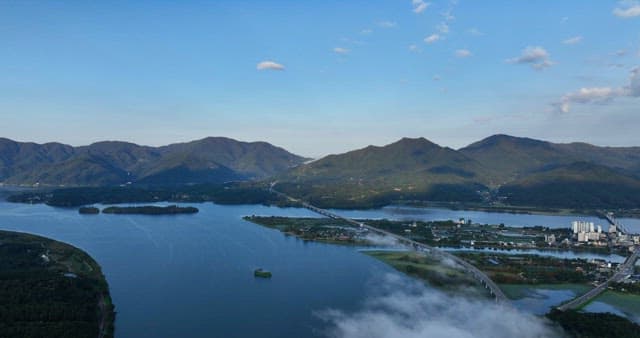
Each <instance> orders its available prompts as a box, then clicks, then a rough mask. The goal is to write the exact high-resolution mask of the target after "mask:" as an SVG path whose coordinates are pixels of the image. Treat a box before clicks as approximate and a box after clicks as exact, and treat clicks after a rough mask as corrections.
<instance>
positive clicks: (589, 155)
mask: <svg viewBox="0 0 640 338" xmlns="http://www.w3.org/2000/svg"><path fill="white" fill-rule="evenodd" d="M459 151H460V152H461V153H463V154H465V155H466V156H468V157H470V158H473V159H475V160H476V161H478V162H480V163H482V164H483V165H484V166H485V167H487V168H489V169H490V170H491V171H492V172H494V173H495V174H496V175H497V176H499V177H501V180H502V182H500V184H499V185H501V184H505V183H508V182H510V181H513V180H516V179H519V178H522V177H526V176H527V175H530V174H533V173H535V172H537V171H544V170H547V169H551V168H554V167H557V166H562V165H568V164H571V163H574V162H589V163H593V164H596V165H601V166H605V167H610V168H613V169H616V170H618V171H623V172H625V173H626V174H631V175H640V147H620V148H616V147H598V146H594V145H590V144H587V143H564V144H562V143H560V144H559V143H551V142H546V141H540V140H534V139H530V138H523V137H514V136H508V135H494V136H490V137H488V138H486V139H483V140H481V141H478V142H476V143H473V144H471V145H469V146H467V147H464V148H462V149H460V150H459Z"/></svg>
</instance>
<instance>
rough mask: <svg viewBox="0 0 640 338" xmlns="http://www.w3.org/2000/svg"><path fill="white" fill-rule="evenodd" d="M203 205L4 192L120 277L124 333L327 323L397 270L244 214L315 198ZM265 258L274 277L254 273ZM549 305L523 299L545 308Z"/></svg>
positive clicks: (287, 332) (255, 330) (1, 222)
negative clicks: (176, 209) (61, 202)
mask: <svg viewBox="0 0 640 338" xmlns="http://www.w3.org/2000/svg"><path fill="white" fill-rule="evenodd" d="M1 195H2V193H1V192H0V196H1ZM197 206H198V208H199V209H200V213H199V214H196V215H179V216H144V215H102V214H101V215H79V214H78V213H77V210H76V209H60V208H51V207H48V206H45V205H24V204H11V203H6V202H0V228H1V229H6V230H15V231H23V232H29V233H34V234H40V235H43V236H47V237H50V238H54V239H57V240H61V241H64V242H67V243H70V244H73V245H75V246H77V247H80V248H82V249H83V250H85V251H87V252H88V253H89V254H90V255H92V256H93V257H94V258H95V259H96V260H97V261H98V263H100V264H101V265H102V267H103V270H104V273H105V275H106V277H107V280H108V282H109V285H110V287H111V293H112V297H113V300H114V302H115V304H116V310H117V312H118V314H117V321H116V333H117V336H118V337H179V336H182V337H212V336H225V337H250V336H256V335H260V336H263V337H285V336H286V337H306V336H311V335H321V334H322V332H323V329H324V325H325V323H324V322H323V321H322V320H320V319H319V318H318V317H317V316H316V315H315V314H314V313H315V312H317V311H321V310H326V309H329V308H335V309H342V310H347V311H348V310H355V309H357V308H359V307H360V306H361V304H362V303H363V302H364V300H365V299H366V297H367V295H368V293H369V292H368V291H370V290H371V289H372V288H375V283H376V281H378V282H379V281H380V276H382V275H385V274H388V273H392V274H396V275H397V273H396V272H395V271H394V270H393V269H391V268H389V267H387V266H386V265H384V264H382V263H380V262H378V261H376V260H374V259H372V258H370V257H368V256H366V255H363V254H361V253H358V252H357V249H356V248H353V247H340V246H334V245H325V244H319V243H305V242H303V241H301V240H298V239H296V238H293V237H286V236H284V235H283V234H281V233H280V232H278V231H275V230H271V229H267V228H264V227H261V226H257V225H254V224H252V223H249V222H245V221H243V220H242V216H245V215H252V214H257V215H282V216H308V217H317V215H316V214H313V213H311V212H310V211H307V210H305V209H295V208H285V209H281V208H275V207H265V206H257V205H250V206H220V205H215V204H211V203H205V204H199V205H197ZM340 213H341V214H344V215H348V216H351V217H362V218H390V219H392V218H393V219H416V220H436V219H457V218H459V217H465V218H471V219H472V220H474V221H476V222H481V223H505V224H507V225H545V226H553V227H560V226H568V224H569V222H570V221H571V220H573V219H575V217H564V216H537V215H514V214H499V213H486V212H474V211H451V210H445V209H426V210H425V209H416V208H408V209H407V208H397V207H390V208H384V209H380V210H368V211H340ZM581 219H586V220H589V219H590V218H588V217H586V218H581ZM595 220H597V219H595ZM628 224H630V223H628ZM616 260H617V259H616ZM258 267H262V268H265V269H268V270H270V271H272V272H273V278H272V279H271V280H263V279H256V278H254V277H253V270H254V269H255V268H258ZM401 278H406V277H401ZM563 295H565V296H566V295H568V296H570V294H568V293H564V294H563ZM533 298H534V299H535V298H538V299H539V298H540V297H533ZM560 298H562V297H560ZM556 299H557V297H549V298H548V300H545V302H548V303H551V302H553V301H555V300H556ZM526 302H527V300H524V301H523V303H526ZM525 305H526V304H525ZM540 306H542V305H540V304H537V303H535V302H532V303H531V305H528V306H523V307H522V308H525V309H528V310H529V311H532V312H538V310H537V309H538V308H540Z"/></svg>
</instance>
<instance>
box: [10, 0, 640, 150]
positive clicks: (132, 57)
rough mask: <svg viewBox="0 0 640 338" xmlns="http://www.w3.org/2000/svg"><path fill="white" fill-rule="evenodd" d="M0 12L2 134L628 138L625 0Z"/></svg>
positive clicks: (634, 116)
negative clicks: (500, 134)
mask: <svg viewBox="0 0 640 338" xmlns="http://www.w3.org/2000/svg"><path fill="white" fill-rule="evenodd" d="M0 22H2V24H1V25H2V29H0V38H1V39H2V41H3V47H2V53H0V70H1V72H2V77H0V111H1V112H2V123H1V124H0V136H2V137H7V138H12V139H16V140H20V141H36V142H47V141H58V142H63V143H69V144H72V145H85V144H89V143H92V142H95V141H101V140H122V141H130V142H135V143H138V144H145V145H164V144H168V143H175V142H180V141H188V140H194V139H199V138H203V137H206V136H226V137H231V138H236V139H239V140H244V141H258V140H262V141H267V142H270V143H273V144H275V145H278V146H281V147H284V148H286V149H288V150H290V151H292V152H295V153H297V154H301V155H304V156H312V157H318V156H321V155H325V154H328V153H340V152H344V151H347V150H351V149H354V148H360V147H363V146H366V145H369V144H376V145H383V144H387V143H390V142H393V141H395V140H397V139H399V138H401V137H405V136H406V137H419V136H422V137H426V138H428V139H429V140H431V141H433V142H436V143H439V144H441V145H444V146H449V147H452V148H459V147H461V146H464V145H467V144H469V143H471V142H474V141H477V140H479V139H481V138H484V137H486V136H489V135H491V134H496V133H504V134H511V135H516V136H526V137H532V138H538V139H544V140H549V141H554V142H573V141H584V142H589V143H594V144H598V145H612V146H622V145H640V136H638V133H637V131H636V129H637V126H638V125H640V116H639V115H638V107H640V104H639V103H640V69H639V68H637V67H638V66H639V65H640V2H638V1H630V0H625V1H598V2H590V3H589V4H588V6H587V5H585V2H584V1H563V2H553V1H544V2H531V3H530V2H518V3H513V2H512V1H506V0H503V1H492V2H491V3H484V2H483V3H480V2H472V1H468V0H466V1H465V0H459V1H457V0H446V1H421V0H403V1H396V0H381V1H375V2H365V1H351V2H349V3H342V2H338V1H323V2H304V3H303V2H297V1H270V2H268V3H266V2H240V3H239V2H235V1H217V2H214V3H200V2H191V1H186V2H180V3H170V2H152V1H140V2H135V3H119V4H118V5H114V4H112V3H106V2H93V3H77V2H69V3H53V2H48V3H46V2H40V3H35V2H33V3H26V2H4V3H2V4H0ZM595 23H597V24H595Z"/></svg>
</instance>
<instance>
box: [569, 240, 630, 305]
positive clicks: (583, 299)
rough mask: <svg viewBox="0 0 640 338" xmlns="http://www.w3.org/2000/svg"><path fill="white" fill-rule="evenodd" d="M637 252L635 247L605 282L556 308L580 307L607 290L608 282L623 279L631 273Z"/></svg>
mask: <svg viewBox="0 0 640 338" xmlns="http://www.w3.org/2000/svg"><path fill="white" fill-rule="evenodd" d="M638 254H640V249H639V248H638V247H636V248H635V250H634V251H633V254H631V256H629V257H627V259H626V260H625V261H624V263H623V264H622V265H620V266H619V267H618V271H616V273H615V274H613V276H611V278H609V279H607V280H606V281H605V282H603V283H602V284H600V285H598V286H596V287H595V288H593V289H591V290H589V292H587V293H585V294H583V295H581V296H579V297H576V298H574V299H572V300H571V301H570V302H568V303H564V304H562V305H560V306H558V310H560V311H566V310H571V309H577V308H580V307H581V306H583V305H584V304H586V303H588V302H590V301H591V300H593V299H594V298H595V297H597V296H598V295H599V294H601V293H602V292H604V291H605V290H607V287H608V286H609V284H610V283H614V282H619V281H621V280H623V279H625V278H626V277H627V276H628V275H631V274H633V266H634V265H635V263H636V260H637V259H638Z"/></svg>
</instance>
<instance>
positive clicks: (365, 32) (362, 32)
mask: <svg viewBox="0 0 640 338" xmlns="http://www.w3.org/2000/svg"><path fill="white" fill-rule="evenodd" d="M371 33H373V30H372V29H369V28H365V29H363V30H361V31H360V34H365V35H366V34H371Z"/></svg>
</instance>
